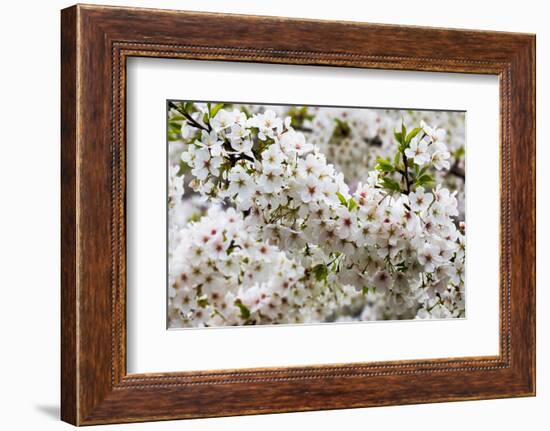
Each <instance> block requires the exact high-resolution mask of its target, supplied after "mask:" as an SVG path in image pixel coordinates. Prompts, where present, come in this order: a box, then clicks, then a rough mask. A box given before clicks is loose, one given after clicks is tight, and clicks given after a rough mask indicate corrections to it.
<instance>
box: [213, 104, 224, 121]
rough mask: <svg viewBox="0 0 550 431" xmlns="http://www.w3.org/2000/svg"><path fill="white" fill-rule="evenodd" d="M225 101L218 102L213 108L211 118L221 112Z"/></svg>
mask: <svg viewBox="0 0 550 431" xmlns="http://www.w3.org/2000/svg"><path fill="white" fill-rule="evenodd" d="M223 105H224V104H223V103H216V104H215V105H214V107H213V108H212V110H211V111H210V118H214V117H215V116H216V114H217V113H218V112H220V109H222V108H223Z"/></svg>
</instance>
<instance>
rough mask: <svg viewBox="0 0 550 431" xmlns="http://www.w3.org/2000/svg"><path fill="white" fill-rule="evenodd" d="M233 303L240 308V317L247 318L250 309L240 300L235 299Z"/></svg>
mask: <svg viewBox="0 0 550 431" xmlns="http://www.w3.org/2000/svg"><path fill="white" fill-rule="evenodd" d="M235 305H236V306H237V307H239V310H241V318H242V319H244V320H248V318H249V317H250V310H249V309H248V308H247V307H246V305H244V304H243V303H242V302H241V301H236V302H235Z"/></svg>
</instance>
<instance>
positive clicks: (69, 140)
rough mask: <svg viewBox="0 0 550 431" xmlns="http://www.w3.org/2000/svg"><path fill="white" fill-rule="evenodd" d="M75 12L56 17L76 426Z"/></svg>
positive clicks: (70, 395) (69, 412)
mask: <svg viewBox="0 0 550 431" xmlns="http://www.w3.org/2000/svg"><path fill="white" fill-rule="evenodd" d="M78 31H79V25H78V6H72V7H70V8H67V9H63V10H62V11H61V316H62V318H61V370H60V371H61V373H60V374H61V420H63V421H65V422H68V423H70V424H72V425H78V423H79V422H80V421H79V406H78V404H79V403H78V394H79V390H78V381H79V379H78V324H77V321H78V294H77V289H78V272H77V271H78V268H77V258H78V250H77V248H78V245H77V215H78V185H77V176H78V174H77V157H78V155H77V151H78V149H77V139H78V138H77V136H78V131H77V129H78V125H77V121H78V114H77V111H78V106H77V105H78V92H79V89H78V39H79V37H78Z"/></svg>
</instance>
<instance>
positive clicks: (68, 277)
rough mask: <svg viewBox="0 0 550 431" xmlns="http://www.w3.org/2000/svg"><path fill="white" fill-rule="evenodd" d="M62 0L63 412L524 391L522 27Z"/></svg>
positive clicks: (200, 410)
mask: <svg viewBox="0 0 550 431" xmlns="http://www.w3.org/2000/svg"><path fill="white" fill-rule="evenodd" d="M61 17H62V25H61V49H62V64H61V71H62V94H61V107H62V112H61V117H62V150H61V163H62V184H61V192H62V196H61V199H62V239H61V240H62V286H61V290H62V325H61V332H62V334H61V335H62V337H61V339H62V345H61V352H62V364H61V366H62V373H61V374H62V382H61V389H62V390H61V393H62V395H61V396H62V399H61V415H62V419H63V420H65V421H67V422H69V423H72V424H75V425H92V424H105V423H118V422H138V421H152V420H167V419H179V418H197V417H213V416H229V415H243V414H259V413H274V412H290V411H307V410H322V409H339V408H354V407H369V406H382V405H395V404H413V403H431V402H442V401H456V400H476V399H490V398H503V397H517V396H533V395H534V394H535V76H534V74H535V37H534V35H529V34H513V33H500V32H486V31H471V30H450V29H436V28H423V27H403V26H391V25H377V24H366V23H352V22H331V21H313V20H297V19H287V18H275V17H255V16H240V15H221V14H212V13H197V12H179V11H165V10H148V9H134V8H119V7H104V6H93V5H85V6H84V5H77V6H73V7H70V8H68V9H64V10H63V11H62V14H61ZM205 29H207V31H205ZM335 36H337V37H335Z"/></svg>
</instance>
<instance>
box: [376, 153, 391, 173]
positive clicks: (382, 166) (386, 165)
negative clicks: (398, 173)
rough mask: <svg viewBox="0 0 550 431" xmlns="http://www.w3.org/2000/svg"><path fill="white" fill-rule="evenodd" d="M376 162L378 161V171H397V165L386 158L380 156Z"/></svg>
mask: <svg viewBox="0 0 550 431" xmlns="http://www.w3.org/2000/svg"><path fill="white" fill-rule="evenodd" d="M376 162H377V164H376V170H377V171H381V172H390V173H391V172H395V167H394V166H393V165H392V164H391V162H389V161H388V160H385V159H382V158H381V157H379V158H378V160H377V161H376Z"/></svg>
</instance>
